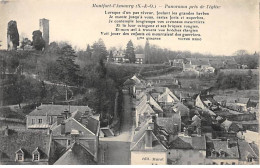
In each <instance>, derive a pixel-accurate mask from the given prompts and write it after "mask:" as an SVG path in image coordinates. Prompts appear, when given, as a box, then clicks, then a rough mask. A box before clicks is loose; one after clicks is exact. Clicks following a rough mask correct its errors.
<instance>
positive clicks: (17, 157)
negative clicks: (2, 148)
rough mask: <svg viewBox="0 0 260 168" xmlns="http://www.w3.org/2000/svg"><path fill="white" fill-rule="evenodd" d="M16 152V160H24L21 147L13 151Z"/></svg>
mask: <svg viewBox="0 0 260 168" xmlns="http://www.w3.org/2000/svg"><path fill="white" fill-rule="evenodd" d="M15 153H16V158H15V159H16V161H20V162H22V161H24V152H23V150H22V149H19V150H18V151H16V152H15Z"/></svg>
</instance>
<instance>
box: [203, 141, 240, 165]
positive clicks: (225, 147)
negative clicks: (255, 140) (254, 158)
mask: <svg viewBox="0 0 260 168" xmlns="http://www.w3.org/2000/svg"><path fill="white" fill-rule="evenodd" d="M206 157H207V159H206V164H213V165H237V164H239V157H240V156H239V148H238V143H237V142H236V141H234V140H230V139H227V140H225V141H222V140H219V139H212V140H210V141H207V154H206Z"/></svg>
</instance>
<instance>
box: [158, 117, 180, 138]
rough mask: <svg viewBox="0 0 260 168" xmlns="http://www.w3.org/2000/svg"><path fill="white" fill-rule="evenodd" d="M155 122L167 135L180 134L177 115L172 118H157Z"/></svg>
mask: <svg viewBox="0 0 260 168" xmlns="http://www.w3.org/2000/svg"><path fill="white" fill-rule="evenodd" d="M155 122H156V123H157V125H158V126H159V127H162V128H163V129H164V130H165V131H166V132H167V133H169V134H173V133H176V132H181V116H179V115H178V114H176V115H174V116H172V117H157V119H156V121H155Z"/></svg>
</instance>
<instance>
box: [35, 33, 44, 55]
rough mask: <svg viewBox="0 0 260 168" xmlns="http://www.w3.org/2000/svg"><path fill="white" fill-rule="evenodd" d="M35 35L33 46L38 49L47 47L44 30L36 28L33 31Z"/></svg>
mask: <svg viewBox="0 0 260 168" xmlns="http://www.w3.org/2000/svg"><path fill="white" fill-rule="evenodd" d="M32 35H33V37H32V39H33V47H34V48H35V49H36V50H39V51H41V50H42V49H43V48H44V47H45V41H44V40H43V38H42V32H41V31H40V30H35V31H33V33H32Z"/></svg>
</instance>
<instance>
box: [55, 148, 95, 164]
mask: <svg viewBox="0 0 260 168" xmlns="http://www.w3.org/2000/svg"><path fill="white" fill-rule="evenodd" d="M96 164H97V163H96V162H95V161H94V157H93V155H92V154H91V153H90V152H89V151H88V150H87V149H85V147H84V146H83V145H81V144H80V143H73V144H72V145H70V146H69V147H68V148H67V149H66V151H65V152H64V154H63V155H62V156H61V157H60V158H59V159H58V160H57V161H56V162H55V163H54V165H96Z"/></svg>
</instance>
